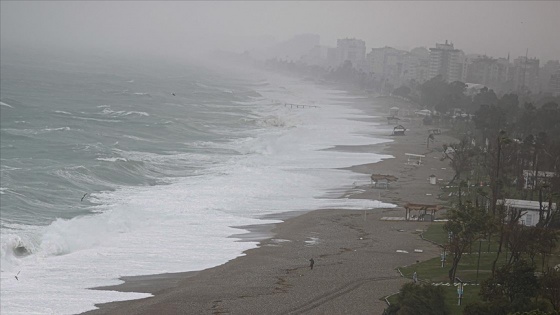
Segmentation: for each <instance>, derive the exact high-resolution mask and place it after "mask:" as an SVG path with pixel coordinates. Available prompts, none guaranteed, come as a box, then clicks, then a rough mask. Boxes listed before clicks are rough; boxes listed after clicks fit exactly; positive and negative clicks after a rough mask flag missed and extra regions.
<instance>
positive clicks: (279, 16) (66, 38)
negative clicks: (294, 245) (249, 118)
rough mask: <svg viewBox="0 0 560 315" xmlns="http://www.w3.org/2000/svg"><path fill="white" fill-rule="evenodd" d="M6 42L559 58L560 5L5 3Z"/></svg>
mask: <svg viewBox="0 0 560 315" xmlns="http://www.w3.org/2000/svg"><path fill="white" fill-rule="evenodd" d="M0 4H1V10H0V12H1V18H0V23H1V25H0V26H1V28H0V32H1V33H0V34H1V37H0V39H1V44H2V46H3V47H4V46H5V45H8V46H10V45H13V44H14V43H16V42H17V43H20V44H26V45H36V46H37V47H40V46H43V47H47V46H58V47H64V48H75V49H82V48H86V49H90V50H91V49H93V50H101V51H111V50H115V51H119V52H122V51H125V52H133V51H138V52H167V53H169V54H177V55H178V54H182V53H184V52H191V51H202V50H205V49H210V48H223V49H233V50H236V51H243V50H244V48H254V46H255V45H256V44H255V43H256V40H257V39H262V38H276V39H277V40H285V39H289V38H290V37H292V36H294V35H296V34H301V33H314V34H318V35H320V36H321V44H323V45H329V46H335V45H336V39H337V38H345V37H355V38H359V39H363V40H365V42H366V46H367V50H368V51H369V50H370V49H371V48H373V47H382V46H386V45H387V46H392V47H396V48H404V49H411V48H414V47H417V46H425V47H428V48H429V47H433V46H434V45H435V43H436V42H444V41H445V40H446V39H447V40H450V41H452V42H453V43H454V45H455V48H458V49H462V50H463V51H465V53H481V54H484V53H486V54H487V55H490V56H493V57H506V56H507V54H508V53H510V54H511V56H512V58H515V57H518V56H520V55H525V51H526V49H527V48H528V49H529V56H530V57H537V58H540V59H541V64H544V62H545V61H546V60H550V59H560V35H559V33H560V32H559V30H560V18H559V17H560V1H548V2H539V1H511V2H510V1H496V2H486V1H465V2H459V1H434V2H428V1H411V2H405V1H393V2H384V1H358V2H350V1H341V2H336V1H326V2H322V1H311V2H296V1H280V2H271V1H248V2H230V1H205V2H187V1H175V2H171V1H154V2H150V1H139V2H135V1H123V2H109V1H101V2H94V1H81V2H80V1H60V2H55V1H39V2H32V1H23V2H22V1H20V2H12V1H8V2H7V1H1V2H0Z"/></svg>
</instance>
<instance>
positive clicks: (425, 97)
mask: <svg viewBox="0 0 560 315" xmlns="http://www.w3.org/2000/svg"><path fill="white" fill-rule="evenodd" d="M446 91H447V83H446V82H445V80H443V77H442V76H441V75H437V76H435V77H433V78H431V79H430V80H428V81H426V82H424V83H423V84H422V85H421V86H420V92H421V97H420V104H421V105H422V106H424V108H434V107H435V106H436V105H438V104H440V103H441V102H442V101H443V99H444V96H445V93H446Z"/></svg>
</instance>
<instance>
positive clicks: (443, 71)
mask: <svg viewBox="0 0 560 315" xmlns="http://www.w3.org/2000/svg"><path fill="white" fill-rule="evenodd" d="M464 64H465V54H464V53H463V51H461V50H459V49H455V48H454V47H453V43H448V42H447V41H445V44H437V43H436V47H435V48H430V68H429V76H430V78H433V77H435V76H437V75H441V76H442V78H443V79H444V80H445V81H447V82H453V81H463V82H464V81H465V75H466V73H465V72H466V71H464Z"/></svg>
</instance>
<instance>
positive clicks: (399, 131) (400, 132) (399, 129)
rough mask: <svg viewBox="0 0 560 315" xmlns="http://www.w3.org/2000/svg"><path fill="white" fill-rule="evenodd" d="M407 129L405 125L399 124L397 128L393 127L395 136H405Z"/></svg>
mask: <svg viewBox="0 0 560 315" xmlns="http://www.w3.org/2000/svg"><path fill="white" fill-rule="evenodd" d="M405 131H406V128H405V127H403V125H398V126H396V127H395V128H393V136H404V132H405Z"/></svg>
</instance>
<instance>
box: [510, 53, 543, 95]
mask: <svg viewBox="0 0 560 315" xmlns="http://www.w3.org/2000/svg"><path fill="white" fill-rule="evenodd" d="M512 70H513V88H514V89H515V90H516V91H517V92H518V93H520V92H525V91H527V90H530V91H531V92H534V93H537V92H539V90H540V88H539V81H538V79H539V59H537V58H527V57H526V56H521V57H519V58H517V59H515V60H514V61H513V69H512Z"/></svg>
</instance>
